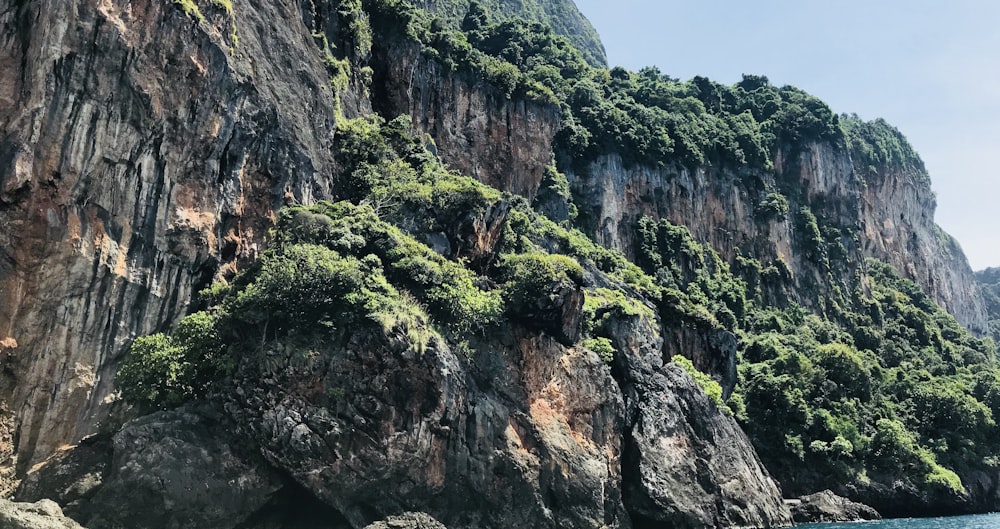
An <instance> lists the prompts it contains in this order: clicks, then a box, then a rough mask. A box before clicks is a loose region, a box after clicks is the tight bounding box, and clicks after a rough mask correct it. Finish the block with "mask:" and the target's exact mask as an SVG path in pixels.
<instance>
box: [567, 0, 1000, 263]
mask: <svg viewBox="0 0 1000 529" xmlns="http://www.w3.org/2000/svg"><path fill="white" fill-rule="evenodd" d="M576 3H577V5H578V6H579V7H580V10H581V11H582V12H583V14H584V15H586V16H587V18H588V19H590V21H591V23H593V24H594V26H595V27H596V28H597V31H598V33H600V34H601V38H602V40H603V41H604V46H605V48H606V49H607V52H608V62H609V63H610V64H611V66H624V67H626V68H628V69H630V70H637V69H639V68H641V67H643V66H650V65H655V66H657V67H659V68H660V70H661V71H662V72H663V73H665V74H667V75H670V76H671V77H675V78H679V79H682V80H687V79H690V78H691V77H694V76H695V75H701V76H704V77H708V78H710V79H712V80H714V81H717V82H721V83H725V84H732V83H735V82H737V81H739V80H740V78H741V76H742V74H744V73H748V74H759V75H766V76H767V77H768V79H770V80H771V83H772V84H775V85H778V86H781V85H786V84H790V85H794V86H797V87H799V88H801V89H803V90H805V91H807V92H809V93H811V94H813V95H815V96H817V97H819V98H820V99H822V100H824V101H826V103H827V104H828V105H830V107H831V108H832V109H833V111H834V112H837V113H844V112H846V113H852V112H853V113H856V114H858V115H859V116H860V117H862V118H863V119H866V120H871V119H875V118H879V117H881V118H884V119H885V120H886V121H888V122H889V123H891V124H893V125H894V126H896V128H898V129H899V130H900V131H901V132H902V133H903V134H904V135H906V137H907V139H909V141H910V143H911V144H913V146H914V147H915V148H916V149H917V152H919V153H920V156H921V157H922V158H923V160H924V163H925V165H926V166H927V170H928V172H930V175H931V180H932V187H933V189H934V191H935V193H936V194H937V202H938V209H937V214H936V220H937V223H938V224H939V225H941V227H942V228H944V229H945V231H947V232H948V233H950V234H952V235H953V236H954V237H955V238H956V239H958V241H959V242H960V243H961V245H962V249H963V250H964V251H965V254H966V256H967V257H968V258H969V262H970V264H971V265H972V268H973V269H975V270H979V269H982V268H986V267H988V266H1000V2H997V1H995V0H940V1H936V2H931V1H926V0H906V1H903V0H825V1H824V0H759V1H756V2H747V1H740V0H726V1H723V0H615V1H608V0H576Z"/></svg>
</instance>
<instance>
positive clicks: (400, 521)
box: [364, 512, 448, 529]
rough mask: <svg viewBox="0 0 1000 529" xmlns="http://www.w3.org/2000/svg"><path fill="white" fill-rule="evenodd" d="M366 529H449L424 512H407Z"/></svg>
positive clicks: (370, 525)
mask: <svg viewBox="0 0 1000 529" xmlns="http://www.w3.org/2000/svg"><path fill="white" fill-rule="evenodd" d="M364 529H448V528H447V527H445V526H444V525H443V524H442V523H441V522H439V521H437V520H435V519H434V517H433V516H431V515H429V514H424V513H422V512H407V513H403V514H401V515H399V516H390V517H389V518H386V519H385V520H382V521H380V522H375V523H373V524H369V525H367V526H365V528H364Z"/></svg>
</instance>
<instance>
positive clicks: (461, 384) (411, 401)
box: [228, 328, 626, 528]
mask: <svg viewBox="0 0 1000 529" xmlns="http://www.w3.org/2000/svg"><path fill="white" fill-rule="evenodd" d="M316 344H317V345H315V346H313V347H311V348H310V349H309V351H308V352H306V351H303V350H302V349H301V348H300V347H299V346H296V345H294V343H273V344H270V345H268V346H267V347H266V348H265V350H264V351H263V352H262V353H261V354H260V356H258V357H257V358H256V359H252V357H251V355H248V357H247V359H248V362H246V365H244V366H243V368H241V372H240V374H238V375H237V379H238V388H237V390H236V393H235V394H234V397H233V399H232V400H231V401H230V402H229V404H228V408H229V409H230V410H231V411H232V413H233V415H234V416H235V417H236V418H237V421H238V422H239V423H240V424H242V425H244V426H245V428H246V429H247V430H248V431H249V432H250V433H251V434H252V437H253V438H254V439H255V440H256V441H257V442H258V443H259V444H260V446H261V447H262V450H263V453H264V454H265V456H266V457H267V458H268V460H269V461H270V462H271V463H272V464H273V465H274V466H275V467H277V468H280V469H282V470H283V471H286V472H287V473H288V474H289V475H291V476H292V477H293V478H294V479H295V480H296V481H298V482H299V483H300V484H301V486H302V487H304V488H305V489H306V490H308V491H310V492H311V493H312V494H314V495H316V496H317V497H318V498H319V499H321V500H322V501H324V502H325V503H327V504H329V505H331V506H333V507H335V508H336V509H337V510H338V511H339V512H341V513H342V514H343V515H344V516H345V518H347V520H349V521H350V523H351V524H352V525H353V526H355V527H361V526H364V525H366V524H368V523H370V522H372V521H373V520H376V519H378V518H381V517H384V516H386V515H388V514H391V513H398V512H402V511H407V510H420V511H424V512H427V513H429V514H431V515H433V516H434V517H436V518H437V519H439V520H440V521H442V522H443V523H445V524H447V525H448V526H449V527H452V528H471V527H493V528H503V527H527V526H532V527H567V528H574V527H580V528H584V527H586V528H590V527H595V525H594V524H595V523H598V522H601V521H603V522H601V523H606V524H608V525H609V526H619V525H620V524H621V523H623V519H624V518H625V516H626V515H625V513H624V510H623V508H622V506H621V505H622V504H621V499H620V486H619V485H618V483H620V475H619V474H618V471H619V461H618V454H619V453H620V452H619V445H620V442H621V437H620V431H619V430H618V424H619V419H618V417H620V416H621V413H622V411H621V410H622V408H621V400H620V396H619V395H618V393H617V391H616V388H615V384H614V382H613V381H612V380H611V378H610V374H609V373H608V370H607V367H606V366H605V365H603V363H602V362H601V361H600V359H599V358H597V356H596V355H595V354H593V353H590V352H588V351H584V350H582V349H573V348H567V347H565V346H563V345H561V344H560V343H559V342H557V341H556V340H554V339H553V338H551V337H547V336H544V335H542V336H539V335H537V334H536V333H524V332H522V331H517V330H516V329H513V328H506V329H503V328H502V329H499V330H497V331H494V332H492V333H491V336H490V339H489V340H477V341H476V342H475V344H474V345H475V346H476V347H477V350H476V353H475V362H474V363H473V364H470V363H469V362H468V361H466V360H463V359H462V358H460V357H458V356H456V355H455V353H454V352H453V351H452V350H451V349H450V348H448V347H447V346H446V345H444V344H443V343H437V344H434V345H433V346H432V347H428V348H426V349H425V350H424V351H423V352H422V353H419V354H418V353H415V352H413V351H411V350H408V349H407V348H406V347H405V344H400V343H397V342H396V341H394V340H389V339H388V338H386V337H381V336H380V334H379V332H378V331H371V330H364V329H357V330H355V331H354V332H352V333H350V334H349V335H346V336H342V337H339V338H338V337H336V336H331V337H327V338H324V339H323V340H320V341H317V342H316Z"/></svg>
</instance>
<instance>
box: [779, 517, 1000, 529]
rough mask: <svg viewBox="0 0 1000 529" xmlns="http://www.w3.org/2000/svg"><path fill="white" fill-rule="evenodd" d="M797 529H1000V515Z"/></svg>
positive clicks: (806, 525) (907, 519) (817, 526)
mask: <svg viewBox="0 0 1000 529" xmlns="http://www.w3.org/2000/svg"><path fill="white" fill-rule="evenodd" d="M795 527H796V529H1000V514H978V515H975V516H952V517H948V518H896V519H893V520H882V521H880V522H860V523H857V522H856V523H816V524H804V525H797V526H795Z"/></svg>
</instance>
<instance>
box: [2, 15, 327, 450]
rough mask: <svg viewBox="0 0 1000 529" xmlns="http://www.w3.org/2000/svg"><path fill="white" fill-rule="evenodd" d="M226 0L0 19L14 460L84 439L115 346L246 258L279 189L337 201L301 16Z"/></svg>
mask: <svg viewBox="0 0 1000 529" xmlns="http://www.w3.org/2000/svg"><path fill="white" fill-rule="evenodd" d="M234 4H235V5H234V9H235V11H234V13H233V15H232V16H230V15H228V14H226V13H225V12H224V11H222V10H221V9H218V8H213V11H211V12H208V11H206V15H207V18H206V19H205V21H203V22H197V21H196V20H194V19H193V18H192V17H189V16H186V15H185V14H184V12H183V11H182V10H181V9H180V8H179V7H178V6H177V5H176V4H174V3H171V2H159V1H151V0H150V1H143V0H139V1H97V0H93V1H85V2H68V1H63V0H46V1H42V2H32V3H19V4H16V5H14V6H11V7H10V8H9V9H6V10H4V12H3V13H2V14H0V65H2V67H3V71H4V72H17V75H4V76H2V77H3V79H2V81H0V226H2V228H0V335H2V336H0V338H10V339H12V340H13V341H16V344H17V348H16V349H15V350H14V351H13V353H11V354H10V355H8V357H7V358H5V359H4V362H5V366H6V371H7V372H9V373H11V374H12V375H11V377H10V378H8V379H6V380H5V381H4V385H3V387H0V399H2V400H5V401H7V403H8V406H9V408H10V409H11V410H12V411H13V412H14V414H15V415H16V417H17V434H16V436H15V437H16V441H17V447H18V455H19V465H20V468H22V469H23V468H26V467H27V466H29V465H30V464H32V463H33V462H35V461H37V460H38V459H40V458H42V457H44V456H46V455H48V454H49V453H51V452H52V450H54V449H55V448H56V447H58V446H59V445H61V444H64V443H69V442H72V441H74V440H76V439H78V438H80V437H81V436H83V435H85V434H87V433H89V432H92V431H93V430H94V427H95V423H96V422H97V421H98V420H99V419H100V418H101V417H102V415H103V413H104V412H103V411H102V406H103V405H104V403H105V402H106V399H107V398H108V396H109V395H110V394H111V393H112V391H113V383H114V371H115V366H116V364H117V360H118V357H119V355H120V354H121V351H122V348H123V346H125V345H127V344H128V343H129V342H130V341H131V340H132V339H133V338H134V337H135V336H137V335H139V334H142V333H148V332H151V331H153V330H155V329H157V328H159V327H161V326H163V325H165V324H166V323H169V322H171V321H172V320H174V319H175V318H176V317H178V316H179V315H181V314H182V313H183V311H184V310H185V307H186V305H187V304H188V302H189V301H190V300H191V299H192V296H193V294H194V293H195V292H196V291H197V290H198V289H199V288H202V287H204V286H207V284H208V283H209V281H210V280H211V279H212V277H213V275H214V274H215V273H216V271H217V270H218V269H219V267H220V266H223V267H231V266H232V262H234V261H235V260H237V259H238V258H247V257H252V256H253V255H254V254H255V253H256V252H257V251H258V249H259V246H258V245H259V242H260V240H261V238H262V237H263V235H264V233H265V232H266V229H267V226H268V224H269V218H270V216H271V214H272V211H274V209H275V208H276V207H277V206H280V205H281V204H282V200H283V198H284V197H289V198H291V199H293V200H301V201H310V200H313V199H314V198H316V197H326V196H329V189H327V188H326V184H325V183H324V182H326V181H327V180H328V178H327V175H328V173H329V172H330V170H331V169H330V164H331V161H330V158H331V155H330V152H329V145H330V140H331V137H332V134H333V130H334V117H333V116H334V114H333V94H332V93H331V92H330V90H329V88H328V83H327V74H326V73H325V68H324V66H323V64H322V63H321V62H320V60H319V57H318V54H317V53H316V52H315V46H314V45H313V43H312V42H311V40H310V37H309V32H308V31H307V29H306V28H305V27H304V26H303V23H302V21H301V14H300V11H299V7H298V5H296V3H294V2H290V1H279V2H250V1H248V2H235V3H234ZM233 27H235V28H236V31H237V32H238V34H239V35H240V40H239V45H238V46H234V42H232V37H231V32H232V31H233ZM277 28H293V29H294V28H299V29H298V30H291V31H285V30H283V31H278V30H277ZM227 263H228V264H227Z"/></svg>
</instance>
